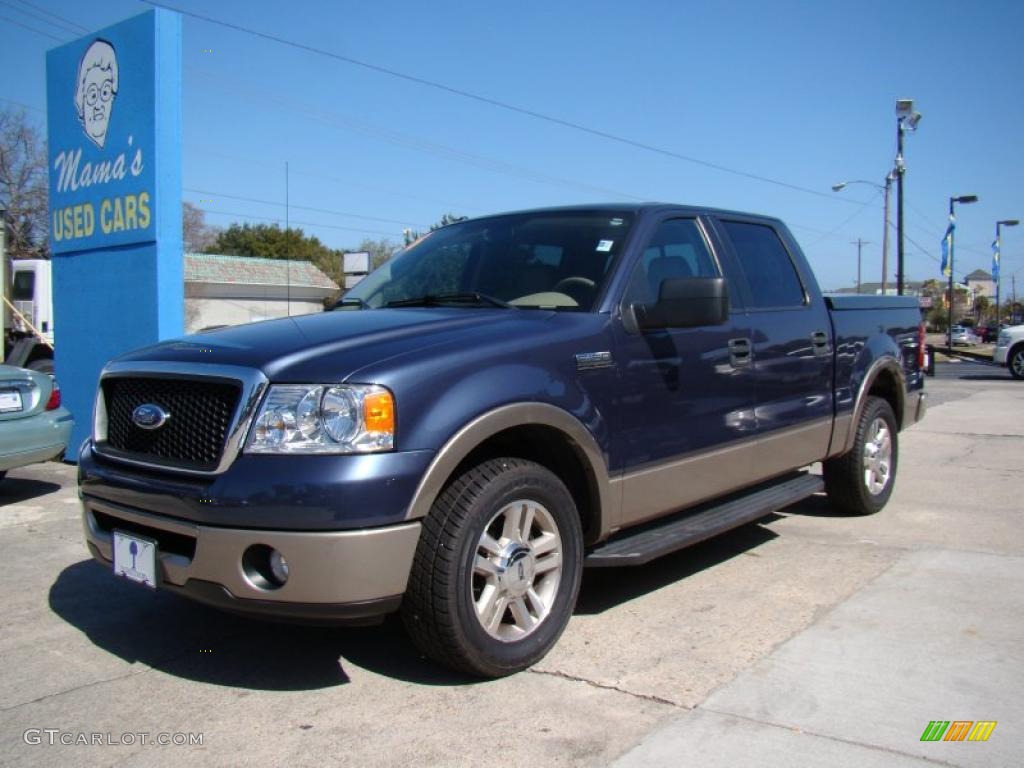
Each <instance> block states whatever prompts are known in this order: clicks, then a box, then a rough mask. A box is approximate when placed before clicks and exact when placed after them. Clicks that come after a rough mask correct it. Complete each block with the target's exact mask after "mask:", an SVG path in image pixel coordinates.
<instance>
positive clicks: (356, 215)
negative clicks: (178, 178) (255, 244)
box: [184, 187, 423, 229]
mask: <svg viewBox="0 0 1024 768" xmlns="http://www.w3.org/2000/svg"><path fill="white" fill-rule="evenodd" d="M184 190H185V191H186V192H195V193H196V194H197V195H212V196H214V197H223V198H224V199H226V200H239V201H241V202H244V203H260V204H261V205H274V206H278V207H283V206H284V203H280V202H278V201H276V200H260V199H259V198H255V197H242V196H241V195H228V194H225V193H223V192H211V191H209V190H206V189H195V188H194V187H184ZM290 207H292V208H295V209H296V210H299V211H311V212H313V213H329V214H332V215H334V216H348V217H350V218H353V219H366V220H367V221H380V222H384V223H386V224H401V225H411V226H414V227H420V228H421V229H422V228H423V225H422V224H415V223H413V222H410V221H402V220H400V219H385V218H381V217H380V216H364V215H363V214H360V213H349V212H348V211H335V210H331V209H329V208H311V207H309V206H306V205H295V203H291V205H290Z"/></svg>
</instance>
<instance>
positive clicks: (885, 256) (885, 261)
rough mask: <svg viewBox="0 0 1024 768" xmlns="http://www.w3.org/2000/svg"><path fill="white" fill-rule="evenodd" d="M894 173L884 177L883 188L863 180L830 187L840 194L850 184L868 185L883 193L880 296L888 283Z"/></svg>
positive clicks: (890, 172) (854, 180) (841, 182)
mask: <svg viewBox="0 0 1024 768" xmlns="http://www.w3.org/2000/svg"><path fill="white" fill-rule="evenodd" d="M895 173H896V171H894V170H893V171H889V173H888V174H886V176H885V186H882V185H881V184H876V183H875V182H873V181H865V180H864V179H853V180H851V181H840V182H839V183H838V184H833V185H832V191H833V192H840V191H842V190H843V189H844V188H846V187H847V186H848V185H850V184H868V185H870V186H872V187H874V188H875V189H880V190H882V191H883V192H885V214H884V216H885V223H884V226H883V227H882V295H883V296H884V295H885V289H886V285H887V281H888V277H887V276H886V273H887V272H888V271H889V191H890V190H891V189H892V181H893V179H894V178H896V176H895Z"/></svg>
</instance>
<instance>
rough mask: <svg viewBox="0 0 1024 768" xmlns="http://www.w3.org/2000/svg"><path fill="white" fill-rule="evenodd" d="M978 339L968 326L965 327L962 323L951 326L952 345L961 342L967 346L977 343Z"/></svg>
mask: <svg viewBox="0 0 1024 768" xmlns="http://www.w3.org/2000/svg"><path fill="white" fill-rule="evenodd" d="M979 342H980V339H979V338H978V337H977V336H976V335H975V334H974V331H972V330H971V329H970V328H965V327H964V326H962V325H954V326H953V338H952V343H953V345H954V346H956V345H957V344H961V345H964V346H968V347H973V346H974V345H975V344H978V343H979Z"/></svg>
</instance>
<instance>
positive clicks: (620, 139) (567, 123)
mask: <svg viewBox="0 0 1024 768" xmlns="http://www.w3.org/2000/svg"><path fill="white" fill-rule="evenodd" d="M141 1H142V2H144V3H146V4H147V5H152V6H156V7H157V8H165V9H167V10H170V11H176V12H177V13H180V14H182V15H184V16H190V17H192V18H194V19H199V20H201V21H205V22H208V23H210V24H216V25H218V26H221V27H225V28H227V29H233V30H235V31H236V32H242V33H244V34H248V35H253V36H254V37H260V38H263V39H264V40H270V41H272V42H275V43H279V44H281V45H287V46H289V47H292V48H296V49H298V50H302V51H306V52H307V53H313V54H316V55H318V56H324V57H327V58H330V59H335V60H336V61H341V62H344V63H346V64H351V65H353V66H357V67H362V68H363V69H368V70H370V71H372V72H377V73H378V74H383V75H387V76H389V77H394V78H398V79H400V80H405V81H406V82H410V83H415V84H417V85H422V86H425V87H428V88H434V89H436V90H439V91H444V92H446V93H450V94H453V95H455V96H461V97H462V98H466V99H471V100H473V101H477V102H480V103H481V104H487V105H490V106H492V107H498V108H500V109H504V110H507V111H509V112H515V113H517V114H521V115H526V116H527V117H532V118H535V119H537V120H542V121H544V122H548V123H552V124H554V125H559V126H562V127H563V128H570V129H572V130H576V131H580V132H582V133H587V134H590V135H591V136H597V137H599V138H602V139H607V140H609V141H614V142H617V143H619V144H624V145H626V146H630V147H633V148H635V149H642V150H645V151H647V152H653V153H655V154H658V155H662V156H663V157H671V158H674V159H676V160H682V161H684V162H688V163H693V164H695V165H700V166H703V167H705V168H711V169H713V170H716V171H721V172H722V173H729V174H732V175H734V176H741V177H743V178H747V179H752V180H754V181H761V182H764V183H766V184H774V185H775V186H779V187H784V188H786V189H792V190H795V191H797V192H804V193H805V194H809V195H815V196H817V197H823V198H825V199H827V200H834V201H839V202H845V203H851V202H854V201H850V200H847V199H845V198H841V197H835V196H834V195H829V194H827V193H825V192H819V191H818V190H816V189H811V188H809V187H802V186H800V185H798V184H790V183H789V182H786V181H781V180H779V179H773V178H771V177H769V176H762V175H760V174H756V173H750V172H747V171H741V170H739V169H736V168H730V167H728V166H725V165H721V164H719V163H714V162H711V161H708V160H701V159H700V158H697V157H692V156H690V155H684V154H682V153H680V152H675V151H673V150H669V149H665V148H663V147H658V146H655V145H653V144H647V143H645V142H642V141H637V140H635V139H630V138H627V137H625V136H619V135H617V134H614V133H609V132H607V131H602V130H599V129H597V128H590V127H588V126H586V125H583V124H582V123H575V122H572V121H571V120H564V119H562V118H560V117H555V116H553V115H548V114H545V113H543V112H537V111H535V110H532V109H527V108H526V107H519V106H516V105H514V104H510V103H508V102H504V101H500V100H498V99H493V98H490V97H488V96H482V95H480V94H477V93H472V92H471V91H466V90H463V89H461V88H455V87H453V86H450V85H445V84H444V83H440V82H437V81H434V80H428V79H426V78H423V77H418V76H416V75H410V74H408V73H405V72H400V71H398V70H395V69H390V68H388V67H382V66H380V65H379V64H372V63H370V62H366V61H362V60H360V59H355V58H352V57H351V56H344V55H342V54H340V53H335V52H334V51H328V50H325V49H323V48H317V47H315V46H312V45H307V44H306V43H299V42H296V41H294V40H288V39H286V38H283V37H279V36H277V35H272V34H269V33H267V32H260V31H259V30H256V29H251V28H249V27H243V26H242V25H240V24H233V23H231V22H228V21H224V20H222V19H215V18H213V17H212V16H206V15H204V14H200V13H196V12H194V11H188V10H184V9H182V8H178V7H176V6H173V5H168V4H166V3H162V2H157V0H141Z"/></svg>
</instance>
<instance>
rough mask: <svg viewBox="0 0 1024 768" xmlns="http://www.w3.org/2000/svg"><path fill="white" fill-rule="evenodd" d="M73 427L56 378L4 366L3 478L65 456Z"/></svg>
mask: <svg viewBox="0 0 1024 768" xmlns="http://www.w3.org/2000/svg"><path fill="white" fill-rule="evenodd" d="M73 424H74V420H73V419H72V417H71V413H70V412H68V410H67V409H66V408H64V407H63V406H61V404H60V387H59V386H58V385H57V381H56V379H54V378H53V377H52V376H50V375H49V374H45V373H37V372H36V371H30V370H28V369H27V368H15V367H13V366H10V365H0V479H3V477H4V475H6V474H7V470H9V469H14V468H16V467H24V466H25V465H27V464H35V463H36V462H38V461H48V460H49V459H56V458H57V457H59V456H60V455H61V454H63V453H64V451H65V449H66V448H67V446H68V440H69V439H70V437H71V427H72V425H73Z"/></svg>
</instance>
